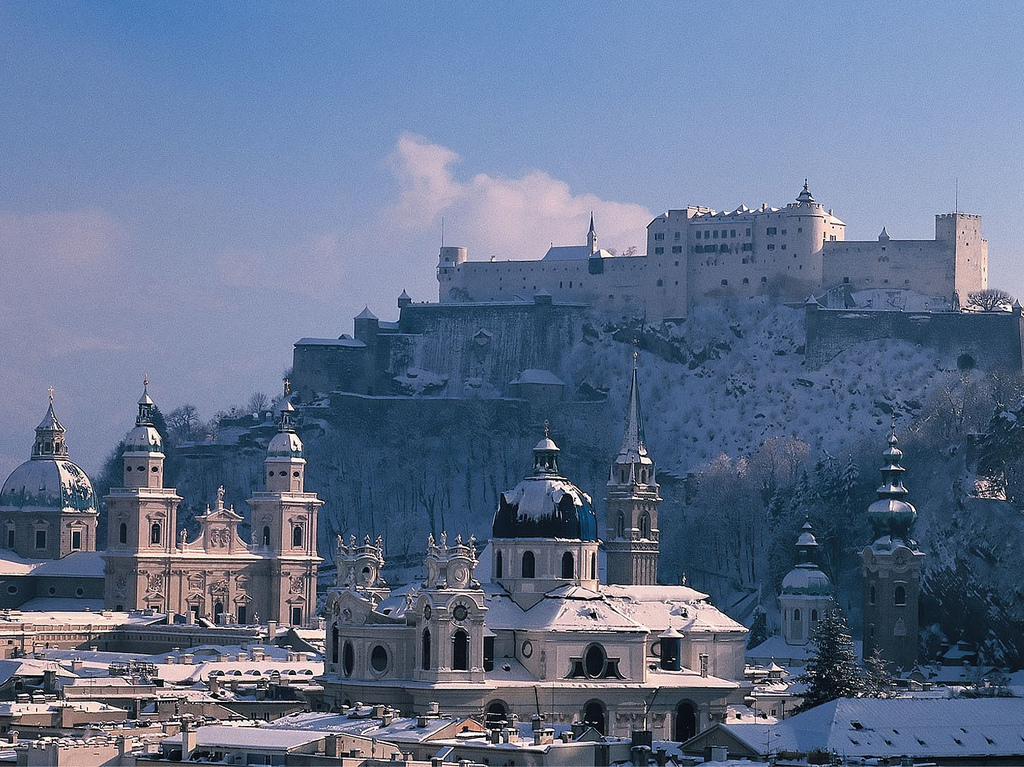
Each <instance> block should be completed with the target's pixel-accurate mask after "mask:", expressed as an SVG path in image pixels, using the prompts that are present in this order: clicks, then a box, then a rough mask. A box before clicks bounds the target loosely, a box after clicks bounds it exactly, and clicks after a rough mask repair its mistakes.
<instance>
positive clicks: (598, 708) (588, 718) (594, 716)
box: [583, 700, 608, 735]
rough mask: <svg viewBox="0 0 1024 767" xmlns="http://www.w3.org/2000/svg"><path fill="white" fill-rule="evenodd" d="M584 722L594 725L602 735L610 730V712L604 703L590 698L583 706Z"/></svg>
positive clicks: (589, 725)
mask: <svg viewBox="0 0 1024 767" xmlns="http://www.w3.org/2000/svg"><path fill="white" fill-rule="evenodd" d="M583 724H585V725H587V726H588V727H593V728H594V729H595V730H597V731H598V732H599V733H601V734H602V735H604V734H606V733H607V731H608V712H607V709H606V708H605V707H604V703H602V702H601V701H599V700H590V701H587V703H586V704H585V705H584V706H583Z"/></svg>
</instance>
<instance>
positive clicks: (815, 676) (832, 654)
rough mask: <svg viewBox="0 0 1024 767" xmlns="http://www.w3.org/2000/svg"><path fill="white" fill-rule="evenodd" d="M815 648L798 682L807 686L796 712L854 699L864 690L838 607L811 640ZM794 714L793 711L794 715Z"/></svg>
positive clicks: (827, 615) (854, 653)
mask: <svg viewBox="0 0 1024 767" xmlns="http://www.w3.org/2000/svg"><path fill="white" fill-rule="evenodd" d="M811 644H812V645H813V646H814V647H813V650H812V651H811V657H810V658H809V659H808V661H807V666H806V668H805V670H804V673H803V674H801V675H800V676H798V677H797V681H798V682H801V683H803V684H806V685H807V691H806V692H805V693H804V702H803V703H801V704H800V706H799V708H798V709H797V711H806V710H807V709H810V708H814V707H815V706H817V705H820V704H822V703H828V702H829V701H830V700H835V699H836V698H854V697H857V696H858V695H859V694H860V693H861V692H862V691H863V689H864V681H863V679H862V677H861V671H860V667H859V666H858V665H857V653H856V651H855V650H854V646H853V639H851V638H850V631H849V629H848V628H847V625H846V619H845V618H844V617H843V616H842V614H841V613H840V612H839V609H838V607H834V608H833V609H832V610H829V611H828V613H826V615H825V616H824V617H823V618H822V619H821V621H820V622H819V623H818V628H817V629H816V630H815V632H814V634H813V635H812V636H811ZM794 713H796V711H795V712H794Z"/></svg>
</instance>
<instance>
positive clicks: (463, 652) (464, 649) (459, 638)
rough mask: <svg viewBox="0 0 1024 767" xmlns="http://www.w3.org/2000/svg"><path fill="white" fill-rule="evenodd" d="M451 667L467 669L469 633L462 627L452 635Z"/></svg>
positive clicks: (458, 669)
mask: <svg viewBox="0 0 1024 767" xmlns="http://www.w3.org/2000/svg"><path fill="white" fill-rule="evenodd" d="M452 668H453V669H455V670H456V671H469V634H467V633H466V632H465V631H463V630H462V629H459V630H458V631H456V632H455V635H454V636H453V637H452Z"/></svg>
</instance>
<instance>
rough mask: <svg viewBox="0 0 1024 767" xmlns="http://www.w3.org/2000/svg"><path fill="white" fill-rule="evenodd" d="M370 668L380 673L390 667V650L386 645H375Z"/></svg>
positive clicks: (371, 654)
mask: <svg viewBox="0 0 1024 767" xmlns="http://www.w3.org/2000/svg"><path fill="white" fill-rule="evenodd" d="M370 668H372V669H373V670H374V671H375V672H377V673H378V674H383V673H384V672H385V671H387V669H388V651H387V650H385V649H384V645H374V648H373V649H372V650H371V651H370Z"/></svg>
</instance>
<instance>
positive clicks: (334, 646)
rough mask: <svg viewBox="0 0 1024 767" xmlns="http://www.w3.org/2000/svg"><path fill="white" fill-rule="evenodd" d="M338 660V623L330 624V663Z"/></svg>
mask: <svg viewBox="0 0 1024 767" xmlns="http://www.w3.org/2000/svg"><path fill="white" fill-rule="evenodd" d="M337 662H338V624H337V623H332V624H331V663H337Z"/></svg>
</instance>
